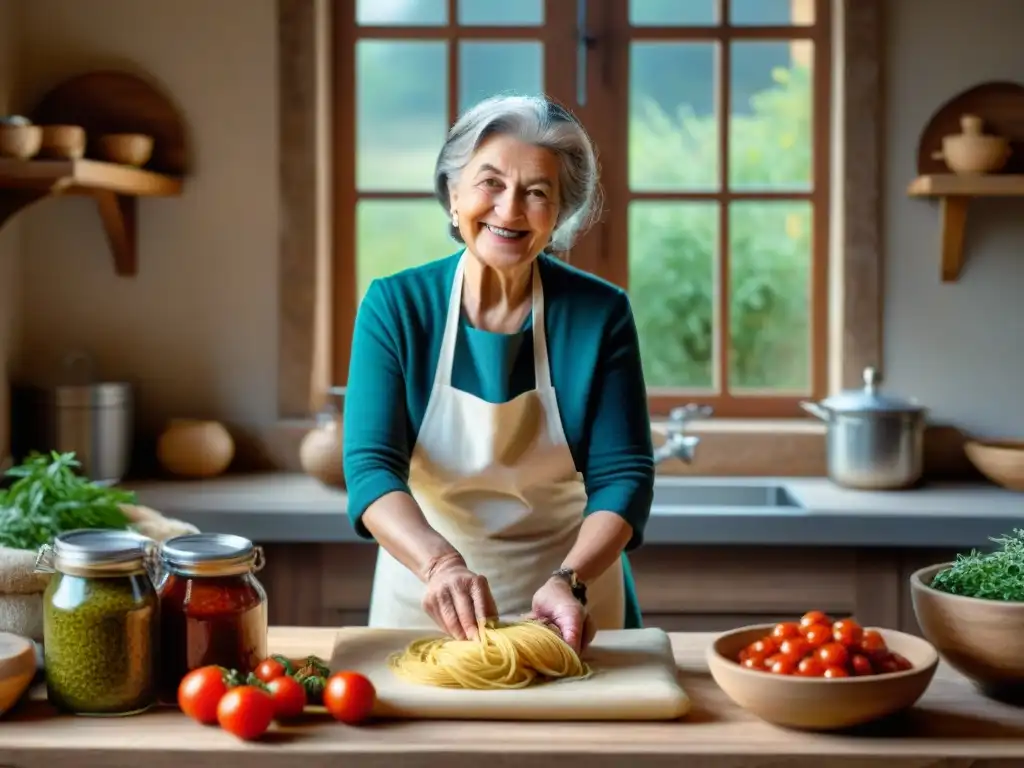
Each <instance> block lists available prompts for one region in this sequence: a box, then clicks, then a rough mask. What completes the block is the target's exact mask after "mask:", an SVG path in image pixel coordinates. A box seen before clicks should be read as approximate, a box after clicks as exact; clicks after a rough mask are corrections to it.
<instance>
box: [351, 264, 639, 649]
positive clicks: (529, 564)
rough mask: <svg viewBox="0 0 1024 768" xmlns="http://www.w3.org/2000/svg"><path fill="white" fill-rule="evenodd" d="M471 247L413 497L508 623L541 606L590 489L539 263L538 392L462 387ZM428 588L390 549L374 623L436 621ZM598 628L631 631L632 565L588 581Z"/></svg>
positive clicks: (382, 560) (448, 326) (421, 441)
mask: <svg viewBox="0 0 1024 768" xmlns="http://www.w3.org/2000/svg"><path fill="white" fill-rule="evenodd" d="M466 258H468V257H467V256H466V255H465V254H464V255H463V256H462V258H461V259H460V261H459V265H458V267H457V269H456V271H455V281H454V282H453V284H452V292H451V298H450V300H449V304H448V316H447V318H446V320H445V330H444V336H443V337H442V340H441V352H440V355H439V357H438V364H437V373H436V375H435V377H434V385H433V389H432V390H431V392H430V398H429V400H428V401H427V409H426V413H425V414H424V416H423V424H422V426H421V427H420V431H419V435H418V437H417V440H416V446H415V448H414V449H413V453H412V459H411V463H410V467H409V487H410V489H411V490H412V495H413V498H415V499H416V502H417V503H418V504H419V506H420V509H422V510H423V514H424V516H425V517H426V519H427V522H428V523H429V524H430V526H431V527H432V528H434V530H436V531H437V532H438V533H440V534H441V535H442V536H443V537H444V538H445V539H447V540H448V541H449V542H450V543H451V544H452V545H453V546H454V547H455V548H456V549H457V550H458V551H459V552H460V553H461V554H462V556H463V557H464V558H465V560H466V564H467V565H468V566H469V569H470V570H471V571H474V572H476V573H479V574H481V575H483V576H485V577H487V580H488V582H489V583H490V587H491V592H492V594H493V595H494V600H495V602H496V603H497V607H498V613H499V615H500V616H501V617H502V618H515V617H519V616H522V615H523V614H526V613H529V612H530V610H531V608H532V603H533V595H534V593H535V592H536V591H537V590H538V589H539V588H540V587H541V586H542V585H543V584H544V583H545V582H546V581H547V580H548V579H549V578H550V576H551V574H552V572H553V571H555V570H557V569H558V568H559V567H561V565H562V562H563V560H564V558H565V556H566V555H567V554H568V553H569V550H570V549H571V548H572V546H573V544H574V543H575V541H576V536H577V534H578V533H579V530H580V525H581V524H582V522H583V510H584V508H585V507H586V504H587V495H586V491H585V489H584V485H583V477H582V475H581V474H580V473H579V472H577V471H576V467H575V465H574V463H573V459H572V454H571V452H570V451H569V445H568V443H567V442H566V439H565V432H564V431H563V429H562V420H561V418H560V417H559V413H558V402H557V400H556V398H555V390H554V387H553V386H552V385H551V368H550V365H549V363H548V346H547V333H546V329H545V325H544V292H543V288H542V286H541V281H540V274H539V269H538V267H537V265H536V264H534V266H533V274H532V283H533V366H534V372H535V377H536V389H534V390H532V391H529V392H524V393H523V394H521V395H519V396H518V397H516V398H515V399H514V400H511V401H509V402H507V403H501V404H497V405H496V404H494V403H489V402H487V401H485V400H482V399H480V398H479V397H475V396H474V395H471V394H468V393H466V392H460V391H459V390H457V389H455V388H453V387H452V384H451V382H452V364H453V362H454V359H455V341H456V337H457V334H458V330H459V324H460V318H461V313H462V285H463V275H464V270H465V260H466ZM424 589H425V585H424V584H423V582H421V581H420V579H419V577H418V576H417V575H416V574H414V573H413V572H412V571H410V570H409V569H408V568H406V567H405V566H404V565H402V564H401V563H400V562H399V561H398V560H396V559H395V558H394V557H392V556H391V555H390V554H389V553H388V552H387V551H386V550H385V549H384V548H383V547H381V548H379V550H378V555H377V568H376V571H375V573H374V577H373V591H372V595H371V598H370V618H369V625H370V626H371V627H388V628H423V629H428V628H436V624H435V623H434V621H433V620H432V619H431V618H430V616H428V615H427V613H426V612H425V611H424V610H423V607H422V605H421V601H422V599H423V593H424ZM587 608H588V610H589V613H590V616H591V618H592V619H593V621H594V623H595V625H596V627H597V629H622V627H623V624H624V622H625V586H624V583H623V573H622V561H621V559H617V560H616V561H615V564H614V565H613V566H612V567H610V568H609V569H608V570H607V571H605V572H604V573H603V574H602V575H601V576H599V577H598V578H596V579H594V580H593V581H592V582H591V583H588V584H587Z"/></svg>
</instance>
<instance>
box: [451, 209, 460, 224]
mask: <svg viewBox="0 0 1024 768" xmlns="http://www.w3.org/2000/svg"><path fill="white" fill-rule="evenodd" d="M452 226H453V227H458V226H459V214H458V212H457V211H452Z"/></svg>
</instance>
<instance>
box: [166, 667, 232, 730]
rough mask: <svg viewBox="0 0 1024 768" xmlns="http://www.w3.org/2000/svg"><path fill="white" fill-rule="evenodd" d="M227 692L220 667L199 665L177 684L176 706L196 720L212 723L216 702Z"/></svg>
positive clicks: (215, 711) (215, 714)
mask: <svg viewBox="0 0 1024 768" xmlns="http://www.w3.org/2000/svg"><path fill="white" fill-rule="evenodd" d="M227 692H228V686H227V683H225V682H224V673H223V671H222V670H221V668H220V667H215V666H209V667H199V669H193V670H192V671H191V672H189V673H188V674H187V675H185V677H183V678H182V680H181V683H179V684H178V706H179V707H180V708H181V711H182V712H184V713H185V714H186V715H188V716H189V717H191V718H192V719H193V720H195V721H196V722H200V723H203V724H205V725H213V724H214V723H216V722H217V704H219V703H220V700H221V697H223V696H224V694H225V693H227Z"/></svg>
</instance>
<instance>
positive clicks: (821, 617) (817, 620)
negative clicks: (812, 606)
mask: <svg viewBox="0 0 1024 768" xmlns="http://www.w3.org/2000/svg"><path fill="white" fill-rule="evenodd" d="M831 623H832V619H831V618H829V615H828V614H827V613H823V612H822V611H808V612H807V613H805V614H804V615H803V616H801V617H800V626H801V627H810V626H813V625H815V624H831Z"/></svg>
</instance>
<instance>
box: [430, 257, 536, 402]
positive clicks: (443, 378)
mask: <svg viewBox="0 0 1024 768" xmlns="http://www.w3.org/2000/svg"><path fill="white" fill-rule="evenodd" d="M467 258H469V256H468V255H467V253H466V252H465V251H463V253H462V256H461V257H460V258H459V263H458V266H456V268H455V279H454V280H453V281H452V290H451V294H450V295H449V297H448V315H447V317H445V322H444V335H443V336H442V337H441V352H440V354H439V355H438V359H437V373H436V374H435V375H434V386H435V387H436V386H438V385H441V386H446V387H448V386H451V383H452V367H453V366H454V364H455V342H456V339H457V338H458V334H459V320H460V318H461V317H462V286H463V283H464V282H465V276H466V259H467ZM530 271H531V275H530V283H531V291H532V296H533V306H532V307H531V312H532V313H533V371H534V378H535V380H536V387H537V389H548V388H550V387H551V367H550V361H549V359H548V343H547V329H546V327H545V323H544V287H543V285H542V284H541V280H540V267H538V266H537V262H536V261H534V263H533V266H532V268H531V270H530Z"/></svg>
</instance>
